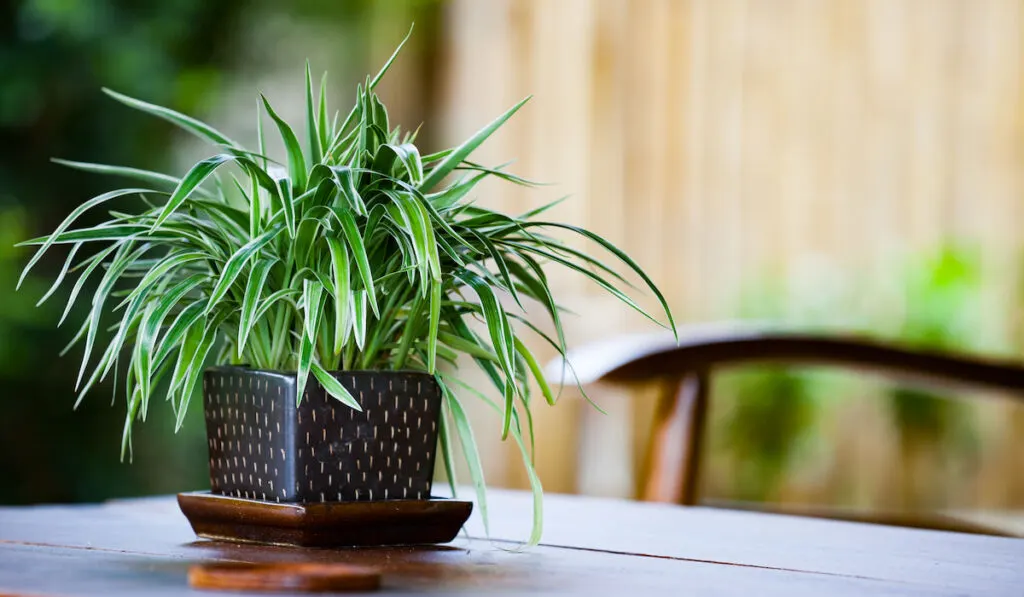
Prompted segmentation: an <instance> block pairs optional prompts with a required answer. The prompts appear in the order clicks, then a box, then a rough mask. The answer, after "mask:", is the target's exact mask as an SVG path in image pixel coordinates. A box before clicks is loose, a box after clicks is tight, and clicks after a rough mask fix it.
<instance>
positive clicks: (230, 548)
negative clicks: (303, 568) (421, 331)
mask: <svg viewBox="0 0 1024 597" xmlns="http://www.w3.org/2000/svg"><path fill="white" fill-rule="evenodd" d="M488 504H489V510H490V512H491V525H490V533H491V538H490V539H486V538H485V534H484V531H483V527H482V525H481V521H480V519H479V518H478V517H477V515H476V514H474V516H473V518H472V519H471V520H470V522H469V523H468V524H467V527H466V535H465V536H460V537H459V538H458V539H456V540H455V541H454V542H452V543H450V544H448V545H443V546H435V547H408V548H405V547H403V548H376V549H340V550H326V549H318V550H310V549H299V548H287V547H261V546H247V545H239V544H230V543H221V542H214V541H205V540H197V539H196V537H195V536H194V535H193V534H192V531H191V529H190V527H189V525H188V522H187V521H186V520H185V518H184V517H183V516H182V515H181V513H180V512H179V511H178V507H177V504H176V503H175V501H174V499H173V498H172V497H160V498H146V499H137V500H124V501H113V502H108V503H105V504H97V505H77V506H30V507H6V508H0V595H4V594H6V593H13V594H26V595H33V596H38V595H65V596H66V595H114V596H116V595H141V594H146V595H182V594H202V593H200V592H198V591H191V590H190V589H189V588H188V586H187V584H186V580H185V575H186V571H187V569H188V566H189V565H191V564H194V563H197V562H210V561H245V562H282V561H287V562H296V561H299V562H310V561H312V562H347V563H357V564H370V565H373V566H377V567H379V568H381V570H382V571H383V589H382V591H381V594H390V593H421V594H445V595H450V594H474V595H481V594H488V595H490V594H512V595H543V594H550V595H603V594H612V595H614V594H628V595H655V594H656V595H786V596H799V595H814V596H819V595H829V596H834V597H841V596H844V595H868V594H870V595H1010V596H1018V597H1019V596H1022V595H1024V540H1022V539H1010V538H999V537H986V536H979V535H967V534H959V533H948V532H940V531H927V530H916V529H905V528H896V527H883V526H877V525H870V524H861V523H851V522H838V521H830V520H820V519H810V518H796V517H790V516H781V515H775V514H761V513H754V512H740V511H728V510H718V509H714V508H706V507H681V506H671V505H662V504H645V503H638V502H627V501H622V500H613V499H602V498H587V497H578V496H560V495H549V496H548V497H547V498H546V499H545V502H544V510H545V533H544V540H543V542H542V544H541V545H540V546H538V547H535V548H532V549H526V550H517V549H516V548H517V546H518V543H517V540H519V539H522V538H523V537H525V536H526V535H527V534H528V532H529V527H530V516H531V500H530V496H529V495H528V494H526V493H521V492H515V491H493V492H491V494H490V500H489V502H488ZM234 595H239V593H234Z"/></svg>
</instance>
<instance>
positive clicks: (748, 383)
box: [711, 245, 1010, 507]
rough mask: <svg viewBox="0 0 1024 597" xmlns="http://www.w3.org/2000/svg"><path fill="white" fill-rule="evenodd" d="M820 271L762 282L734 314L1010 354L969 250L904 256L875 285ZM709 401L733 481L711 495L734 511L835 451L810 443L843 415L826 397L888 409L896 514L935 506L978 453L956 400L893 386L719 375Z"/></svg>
mask: <svg viewBox="0 0 1024 597" xmlns="http://www.w3.org/2000/svg"><path fill="white" fill-rule="evenodd" d="M828 270H829V268H828V267H827V264H815V266H813V267H811V268H809V269H808V268H803V269H800V270H799V271H797V272H796V273H795V274H793V275H789V276H785V275H780V273H779V272H775V271H772V272H768V273H767V275H765V276H764V277H763V279H761V280H759V281H757V282H755V283H753V284H751V285H750V287H748V288H747V289H745V290H744V292H743V293H741V297H740V301H739V306H738V307H737V308H736V311H737V312H738V313H739V315H740V316H741V317H742V318H744V319H755V320H761V321H767V322H774V323H778V324H782V325H784V326H785V327H786V328H787V329H802V330H818V331H825V332H827V331H828V330H830V329H841V330H843V331H856V332H861V333H864V334H867V335H873V336H876V337H879V338H881V339H884V340H888V341H895V342H897V343H899V344H901V345H905V346H910V347H917V348H922V349H932V350H943V351H950V352H960V353H964V352H966V353H974V354H995V353H1003V352H1006V341H1005V339H1006V336H1007V334H1009V333H1010V325H1009V324H1010V322H1008V321H992V320H991V319H989V320H984V316H985V315H992V313H993V311H992V310H989V309H986V308H985V303H984V296H983V290H984V285H983V276H982V268H981V263H980V260H979V258H978V256H977V254H976V253H975V252H974V251H972V250H970V249H969V248H966V247H960V246H952V245H951V246H945V247H942V248H940V249H938V250H936V251H935V252H933V253H929V254H924V255H913V256H909V257H908V258H906V259H904V260H903V261H902V262H900V263H897V264H896V266H895V267H892V268H891V269H890V270H888V271H886V272H884V273H883V275H882V276H880V277H879V276H874V277H872V276H867V275H864V274H859V275H855V274H851V275H849V276H848V277H847V278H841V277H836V275H835V271H834V270H833V271H832V272H831V273H823V272H827V271H828ZM830 276H831V278H830ZM808 280H810V281H812V283H806V281H808ZM865 296H875V297H897V298H898V301H897V304H893V302H892V301H887V300H875V301H864V299H863V297H865ZM715 392H716V401H715V403H714V407H713V408H715V409H716V410H718V411H719V412H718V414H717V415H714V416H713V421H714V429H712V432H711V436H712V441H713V442H714V443H713V450H714V451H715V452H716V454H717V455H718V457H719V458H720V462H724V463H726V466H727V467H728V468H729V470H730V471H731V473H732V475H733V476H732V480H731V483H730V486H729V487H728V488H726V489H724V490H723V489H721V488H720V489H719V491H725V492H726V493H728V494H729V495H730V497H732V498H736V499H744V500H754V501H765V500H767V501H770V500H773V499H778V495H779V492H780V491H781V490H782V489H783V485H784V484H785V482H786V480H787V477H788V475H789V474H790V473H791V472H792V471H791V469H792V468H797V467H799V466H800V465H801V464H802V462H799V457H800V456H801V455H802V454H804V451H802V450H801V447H811V448H812V449H814V447H815V446H817V447H818V448H820V447H821V446H822V445H823V444H824V443H827V442H828V441H831V438H822V437H820V436H819V435H818V432H819V431H820V426H821V423H822V419H823V417H824V416H825V415H826V414H827V413H826V411H827V410H828V409H830V408H839V407H842V405H841V404H836V403H835V402H836V401H835V400H832V397H837V399H838V400H839V401H845V400H850V399H863V398H867V399H871V398H872V396H871V394H872V393H874V394H875V395H874V398H875V399H879V400H882V401H884V405H885V406H884V412H885V413H887V415H888V417H889V419H890V421H891V424H892V426H893V429H894V431H895V433H896V437H897V440H898V444H899V449H900V456H901V462H900V463H899V464H900V466H902V467H903V474H901V475H900V479H901V483H902V485H903V486H902V487H901V488H899V489H900V493H901V494H902V500H901V503H902V505H903V506H904V507H921V506H935V505H939V504H941V503H942V502H943V499H944V496H943V495H942V492H943V487H939V486H938V485H939V484H941V482H942V479H941V472H942V470H944V467H946V469H948V466H949V463H951V462H965V461H966V462H968V463H970V462H973V461H975V460H976V459H977V458H978V452H979V450H980V442H979V430H978V427H977V424H976V421H975V416H974V414H975V410H974V407H973V405H972V404H971V403H970V402H969V401H966V400H963V397H962V396H959V395H957V394H953V393H948V394H947V393H939V392H935V391H929V390H923V389H920V388H917V387H904V386H899V385H895V386H884V388H883V389H882V391H881V395H878V391H877V390H875V389H874V387H873V386H871V385H870V384H868V385H865V384H864V383H863V382H862V380H860V379H859V378H858V377H856V376H854V375H849V374H845V375H844V374H841V373H838V372H831V371H830V370H828V369H822V368H788V367H782V366H751V367H745V368H741V369H737V370H733V371H727V372H724V374H723V375H721V376H720V381H718V382H716V389H715ZM826 407H827V408H826ZM876 433H877V432H876ZM936 475H938V476H936Z"/></svg>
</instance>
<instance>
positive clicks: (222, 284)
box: [206, 226, 281, 312]
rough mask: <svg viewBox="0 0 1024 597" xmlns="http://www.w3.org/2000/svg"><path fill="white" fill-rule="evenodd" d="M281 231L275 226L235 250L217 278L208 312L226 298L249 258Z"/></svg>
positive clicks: (207, 308)
mask: <svg viewBox="0 0 1024 597" xmlns="http://www.w3.org/2000/svg"><path fill="white" fill-rule="evenodd" d="M280 231H281V227H280V226H275V227H274V228H271V229H270V230H268V231H266V232H264V233H263V234H261V235H260V236H259V237H257V238H254V239H252V240H251V241H249V242H247V243H246V244H244V245H243V246H242V247H240V248H239V249H238V250H237V251H235V253H234V254H233V255H232V256H231V258H230V259H228V262H227V263H226V264H224V269H223V270H222V271H221V274H220V277H219V278H218V279H217V285H216V286H214V288H213V292H212V293H211V294H210V300H209V302H208V303H207V307H206V310H207V312H209V311H211V310H212V309H213V307H214V306H215V305H216V304H217V303H218V302H219V301H220V300H221V299H222V298H224V295H225V294H227V292H228V290H230V289H231V285H232V284H234V283H235V280H236V279H237V278H238V275H239V274H240V273H242V268H243V267H245V264H246V263H248V261H249V258H250V257H252V256H253V255H255V254H256V253H257V252H258V251H259V250H260V249H262V248H263V247H265V246H266V245H267V244H268V243H270V241H272V240H274V238H275V237H276V236H277V234H278V233H279V232H280Z"/></svg>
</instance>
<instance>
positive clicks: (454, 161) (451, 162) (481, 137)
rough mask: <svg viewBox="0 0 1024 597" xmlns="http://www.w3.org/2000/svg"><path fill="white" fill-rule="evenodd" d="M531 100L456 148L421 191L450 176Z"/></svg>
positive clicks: (435, 170)
mask: <svg viewBox="0 0 1024 597" xmlns="http://www.w3.org/2000/svg"><path fill="white" fill-rule="evenodd" d="M529 100H530V98H529V97H526V98H524V99H523V100H521V101H520V102H519V103H517V104H516V105H514V106H512V107H511V108H509V109H508V111H506V112H505V113H504V114H502V115H501V116H499V117H498V118H496V119H495V120H494V121H492V122H491V123H490V124H488V125H487V126H485V127H484V128H482V129H480V130H479V131H477V132H476V134H474V135H473V136H472V137H470V138H469V139H467V140H466V141H464V142H463V143H462V144H461V145H459V146H458V147H456V148H455V149H454V150H453V151H452V152H451V153H450V154H448V156H447V157H445V158H444V160H442V161H441V163H440V164H438V165H437V166H434V168H433V169H432V170H431V171H430V173H429V174H427V176H426V178H424V179H423V182H422V183H420V185H419V188H420V190H422V191H424V192H426V191H429V190H430V189H432V188H433V187H435V186H436V185H437V184H438V183H440V182H441V181H442V180H443V179H444V177H445V176H448V174H450V173H451V172H452V170H454V169H455V167H456V166H458V165H459V164H460V163H462V161H463V160H465V159H466V158H467V157H468V156H469V154H471V153H473V150H474V149H476V148H477V147H479V146H480V144H481V143H483V142H484V141H485V140H486V139H487V138H488V137H490V136H491V135H492V134H494V131H496V130H498V128H500V127H501V125H503V124H505V121H507V120H508V119H509V118H511V117H512V115H513V114H515V113H516V112H517V111H518V110H519V108H522V107H523V104H525V103H526V102H528V101H529Z"/></svg>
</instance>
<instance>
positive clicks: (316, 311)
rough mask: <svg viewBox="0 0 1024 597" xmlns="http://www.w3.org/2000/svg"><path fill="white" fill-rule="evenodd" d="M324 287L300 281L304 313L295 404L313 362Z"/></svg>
mask: <svg viewBox="0 0 1024 597" xmlns="http://www.w3.org/2000/svg"><path fill="white" fill-rule="evenodd" d="M323 291H324V287H323V286H322V285H321V284H320V283H319V282H311V281H310V280H303V281H302V305H303V312H304V314H305V318H304V325H303V326H302V342H301V343H300V348H299V366H298V374H297V375H298V377H297V378H296V379H297V382H296V384H295V390H296V395H295V404H299V402H300V401H301V400H302V394H303V393H304V392H305V391H306V381H307V380H308V379H309V369H310V367H311V366H312V364H313V349H314V347H315V344H316V333H317V325H318V322H319V319H320V307H321V305H323Z"/></svg>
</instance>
